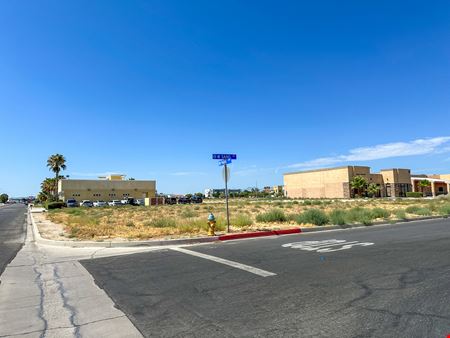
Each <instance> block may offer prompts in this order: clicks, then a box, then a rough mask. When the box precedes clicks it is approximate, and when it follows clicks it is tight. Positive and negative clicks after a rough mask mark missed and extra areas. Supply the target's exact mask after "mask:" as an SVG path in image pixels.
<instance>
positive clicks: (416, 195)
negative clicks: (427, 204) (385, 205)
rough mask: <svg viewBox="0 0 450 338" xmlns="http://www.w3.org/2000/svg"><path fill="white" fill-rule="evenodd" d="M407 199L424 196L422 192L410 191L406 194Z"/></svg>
mask: <svg viewBox="0 0 450 338" xmlns="http://www.w3.org/2000/svg"><path fill="white" fill-rule="evenodd" d="M406 197H423V194H422V193H421V192H417V191H414V192H412V191H408V192H407V193H406Z"/></svg>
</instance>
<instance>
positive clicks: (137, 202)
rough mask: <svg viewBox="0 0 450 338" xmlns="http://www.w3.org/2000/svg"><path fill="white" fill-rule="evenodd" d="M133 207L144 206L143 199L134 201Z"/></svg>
mask: <svg viewBox="0 0 450 338" xmlns="http://www.w3.org/2000/svg"><path fill="white" fill-rule="evenodd" d="M134 202H135V203H136V204H135V205H145V200H144V199H143V198H139V199H135V200H134Z"/></svg>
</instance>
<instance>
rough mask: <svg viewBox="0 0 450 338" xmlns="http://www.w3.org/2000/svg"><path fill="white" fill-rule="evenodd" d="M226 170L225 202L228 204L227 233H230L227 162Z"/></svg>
mask: <svg viewBox="0 0 450 338" xmlns="http://www.w3.org/2000/svg"><path fill="white" fill-rule="evenodd" d="M224 170H225V200H226V204H227V232H230V212H229V210H228V167H227V163H226V162H225V167H224Z"/></svg>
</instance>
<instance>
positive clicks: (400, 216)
mask: <svg viewBox="0 0 450 338" xmlns="http://www.w3.org/2000/svg"><path fill="white" fill-rule="evenodd" d="M394 215H395V217H396V218H397V219H407V217H406V212H405V210H403V209H398V210H395V211H394Z"/></svg>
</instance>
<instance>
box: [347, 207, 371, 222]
mask: <svg viewBox="0 0 450 338" xmlns="http://www.w3.org/2000/svg"><path fill="white" fill-rule="evenodd" d="M373 218H374V215H373V213H372V211H371V210H370V209H366V208H361V207H356V208H352V209H350V210H349V211H348V212H347V219H346V221H347V222H349V223H362V224H364V225H370V224H372V223H373Z"/></svg>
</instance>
